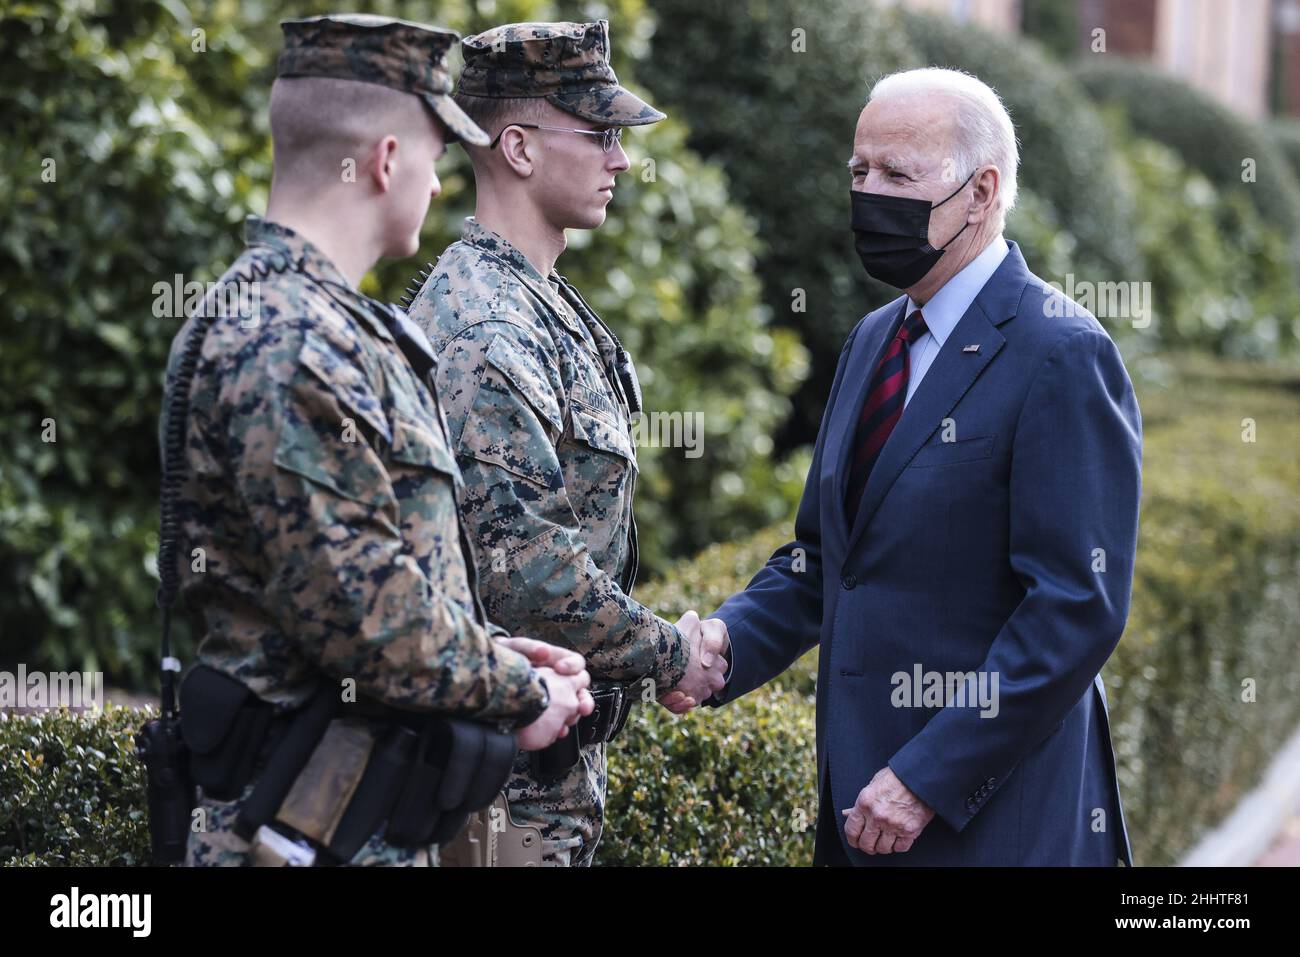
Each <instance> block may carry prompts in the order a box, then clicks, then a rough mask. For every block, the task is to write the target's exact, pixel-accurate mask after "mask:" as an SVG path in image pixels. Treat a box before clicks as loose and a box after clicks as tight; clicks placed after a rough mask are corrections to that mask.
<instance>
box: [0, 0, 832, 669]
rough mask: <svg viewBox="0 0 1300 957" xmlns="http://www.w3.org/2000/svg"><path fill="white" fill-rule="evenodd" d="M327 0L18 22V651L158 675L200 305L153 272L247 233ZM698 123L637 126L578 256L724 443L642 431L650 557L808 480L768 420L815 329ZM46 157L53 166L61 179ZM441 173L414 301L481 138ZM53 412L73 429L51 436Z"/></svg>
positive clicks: (13, 259) (61, 15)
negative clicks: (778, 276) (182, 338)
mask: <svg viewBox="0 0 1300 957" xmlns="http://www.w3.org/2000/svg"><path fill="white" fill-rule="evenodd" d="M359 6H360V7H362V8H369V9H374V10H376V11H378V12H388V13H394V14H399V15H401V16H403V17H407V18H412V19H421V18H423V19H427V20H431V21H434V22H442V23H445V24H448V25H451V26H453V27H459V28H460V29H462V30H465V31H470V30H476V29H480V28H482V27H485V26H487V25H489V24H490V23H492V22H499V21H498V17H507V18H508V19H520V20H526V19H547V18H556V17H557V16H561V15H564V11H561V10H559V9H558V8H557V7H556V6H554V5H550V4H545V3H522V2H520V3H509V4H504V3H503V4H497V5H496V6H495V7H493V8H492V9H491V10H488V9H487V5H486V4H484V5H482V9H483V11H486V12H480V10H479V9H477V8H476V7H475V6H474V5H470V4H465V3H460V4H437V5H435V4H429V3H402V4H396V3H373V4H364V3H363V4H360V5H359ZM317 7H318V5H317V4H311V3H306V2H298V0H295V2H292V3H288V4H270V3H257V2H253V3H233V2H220V0H219V2H212V3H208V4H192V5H190V6H189V7H188V8H187V7H185V6H182V5H180V4H173V3H149V2H135V3H125V4H117V3H110V2H106V0H37V2H32V3H26V4H23V5H22V6H21V7H18V8H16V9H15V10H14V11H13V14H12V15H9V16H6V17H5V19H4V21H3V23H0V81H2V82H3V86H4V89H6V90H8V91H13V93H12V95H13V98H14V102H13V104H12V108H6V111H5V112H6V116H10V115H12V118H13V119H12V126H11V132H12V135H6V136H5V137H4V138H3V140H2V141H0V196H3V197H4V198H3V199H0V202H3V203H5V211H6V212H7V213H8V214H9V215H6V216H5V222H6V223H7V224H8V228H7V229H6V230H5V231H4V233H3V235H2V236H0V293H3V295H4V298H5V302H6V306H7V308H6V310H5V311H4V313H3V315H0V335H3V341H4V343H5V348H4V350H3V352H0V377H2V378H3V381H4V382H5V385H6V388H5V389H4V390H0V417H3V418H4V420H5V422H6V423H7V424H8V426H9V428H10V435H11V436H12V441H11V442H9V443H6V444H5V445H4V446H3V447H0V621H2V622H3V631H4V634H5V638H6V641H5V643H4V646H3V650H2V651H0V665H2V664H5V663H6V662H10V663H11V662H16V661H24V660H25V661H32V660H35V661H39V662H40V663H41V664H42V665H43V666H45V667H48V668H60V669H61V668H72V667H77V668H82V669H84V670H103V671H105V672H106V673H107V674H108V676H109V680H110V681H118V682H126V683H131V684H139V683H143V682H144V681H146V680H147V679H146V676H147V675H148V674H149V672H150V669H151V664H150V663H151V661H153V660H154V657H153V653H152V649H153V648H154V647H155V646H156V626H155V623H154V618H155V615H154V613H153V611H152V609H151V602H152V594H153V589H154V587H155V583H156V576H155V572H154V570H153V566H152V562H153V557H152V556H153V553H154V551H155V549H156V527H157V504H156V496H157V478H156V476H157V472H158V458H157V438H156V436H157V424H156V423H157V415H158V410H159V405H160V396H161V378H162V370H163V367H164V364H165V358H166V352H167V348H168V346H169V343H170V340H171V338H172V336H173V335H174V334H175V331H176V330H177V329H178V328H179V326H180V319H179V318H176V317H164V318H158V317H155V316H154V314H153V310H152V307H153V304H154V300H155V298H156V297H155V293H154V291H153V290H154V284H155V283H157V282H168V283H170V282H171V281H172V279H173V277H174V276H177V275H179V276H181V281H182V282H187V281H191V280H199V281H210V280H212V279H214V278H216V276H217V275H219V274H220V272H221V271H222V269H223V268H224V266H225V264H227V263H229V262H230V261H231V260H232V259H233V258H234V257H235V256H236V255H237V254H238V251H239V249H240V248H241V243H240V240H239V236H240V232H241V228H242V221H243V218H244V216H245V215H247V214H248V213H260V212H261V211H262V210H263V209H264V206H265V196H266V185H267V183H268V182H269V178H270V167H269V162H270V148H269V142H268V136H267V126H266V116H265V112H266V100H267V95H268V92H269V88H270V81H271V79H272V78H273V75H274V56H275V52H276V51H277V50H278V46H279V40H278V35H279V28H278V26H277V24H278V21H279V20H280V19H281V18H282V17H288V16H294V15H305V14H307V13H313V12H316V10H317ZM567 10H568V14H567V15H569V16H576V17H579V18H586V17H587V14H584V13H582V12H581V10H579V8H578V7H577V5H573V4H570V5H568V7H567ZM606 15H608V11H607V10H606ZM644 29H645V21H644V19H643V17H642V15H641V13H640V5H639V3H634V2H626V3H622V4H620V5H618V6H617V16H616V26H615V27H614V29H613V36H614V38H615V41H616V43H619V44H620V45H619V50H620V51H621V52H620V60H622V59H623V58H624V57H627V56H628V55H629V53H628V51H632V52H634V51H636V50H637V49H638V48H641V49H643V48H644V40H643V39H640V36H641V34H642V33H643V32H644ZM196 30H199V31H202V34H201V36H200V35H198V34H195V32H194V31H196ZM200 40H201V41H202V46H203V47H204V49H202V50H199V49H196V46H197V45H198V44H199V41H200ZM684 138H685V133H684V130H683V129H682V127H681V126H680V125H677V124H673V123H668V124H663V125H662V126H660V127H658V128H655V129H651V130H637V131H633V133H632V135H631V136H630V137H629V139H630V140H631V141H632V142H631V145H630V148H631V151H632V155H633V158H634V160H635V161H636V162H637V165H636V166H635V167H634V170H633V171H631V172H629V173H628V174H627V175H625V176H624V178H623V180H622V182H623V184H624V188H623V189H621V190H620V191H619V196H618V199H617V200H616V202H615V207H614V209H613V210H612V211H611V221H610V223H609V224H608V227H607V228H606V229H604V230H602V231H601V233H599V234H598V238H599V241H592V237H590V236H586V235H583V234H573V236H572V247H573V248H571V249H570V251H569V252H568V253H567V254H566V255H565V256H564V257H563V259H562V260H561V262H560V268H561V269H562V270H563V271H564V272H565V273H566V274H567V275H569V276H570V277H572V278H573V279H575V281H577V282H578V284H579V286H580V288H583V289H585V290H586V291H587V293H588V298H589V299H590V301H591V302H592V304H593V306H595V308H596V309H597V310H598V311H600V312H601V313H602V314H603V315H604V317H605V318H606V319H607V320H608V321H609V322H610V324H611V325H612V326H613V327H614V328H615V330H617V331H618V332H619V333H620V334H621V335H623V336H624V338H625V339H626V340H627V342H628V345H629V347H630V348H631V349H632V351H633V355H634V356H635V357H636V358H637V360H638V363H639V367H640V369H641V372H642V380H643V384H644V387H645V393H646V401H647V406H648V408H649V409H651V410H658V411H669V412H684V413H687V414H690V413H695V412H700V413H702V414H703V415H704V435H703V439H704V446H703V448H704V452H705V454H704V455H703V456H702V457H700V458H692V459H687V458H685V457H684V455H683V450H682V449H660V448H647V449H645V450H644V454H643V455H642V456H641V460H642V461H641V470H642V479H641V482H640V485H639V505H640V508H641V512H642V521H641V525H642V526H643V530H642V535H641V542H642V548H643V554H644V559H643V561H644V567H645V568H646V569H647V570H648V571H649V572H654V571H655V570H662V569H663V568H664V567H665V565H666V562H667V561H668V560H669V558H670V556H674V555H683V554H688V553H690V552H693V551H696V550H698V549H699V548H702V547H703V546H705V545H706V544H708V543H709V542H712V541H715V540H717V539H720V538H726V537H732V536H734V535H736V534H739V533H740V532H741V531H743V530H744V529H748V528H753V527H755V525H757V524H763V523H766V522H770V521H772V520H774V519H776V518H778V517H780V516H781V515H782V514H784V512H785V511H786V509H787V507H788V505H787V503H788V500H789V498H790V496H791V495H793V494H794V493H795V491H796V490H797V487H798V485H799V484H800V482H801V480H802V474H801V472H800V471H799V469H798V468H797V466H796V467H793V468H791V467H784V466H782V465H781V463H780V462H779V461H778V460H777V458H776V456H775V455H774V454H773V443H772V439H771V434H772V432H773V431H774V430H775V429H776V428H777V427H778V426H779V425H780V424H781V422H783V421H784V420H785V418H786V417H787V416H788V414H789V404H788V401H787V399H786V396H787V395H788V394H789V393H790V392H791V391H792V390H793V389H794V388H795V387H796V386H797V385H798V383H799V382H800V381H801V380H802V378H803V377H804V376H805V375H806V364H807V360H806V352H805V350H804V348H803V346H802V345H801V344H800V343H799V342H798V341H797V340H796V339H795V337H794V336H793V335H791V334H790V333H789V332H786V331H782V330H775V329H772V328H771V327H770V323H769V321H768V316H769V313H768V312H767V310H766V309H765V308H764V307H763V305H762V303H761V302H760V299H759V292H758V290H759V286H758V280H757V279H756V278H755V275H754V266H753V263H754V255H755V251H756V249H757V248H758V244H757V240H756V237H755V235H754V228H753V225H752V222H751V220H750V219H749V218H748V217H747V216H746V215H745V213H744V212H743V210H741V209H740V208H739V207H738V206H737V205H736V204H735V203H733V202H732V201H731V200H730V199H729V196H728V188H727V184H726V180H725V177H724V176H723V174H722V172H721V171H720V170H719V169H718V168H716V167H712V166H705V165H704V164H703V163H702V162H701V161H700V160H699V159H698V158H697V157H696V156H695V155H694V154H693V153H691V151H690V150H689V149H687V148H686V147H685V145H684ZM46 157H50V158H52V159H53V160H54V162H55V167H54V172H55V179H54V181H53V182H45V181H42V179H41V173H42V170H43V168H44V166H43V162H42V161H43V160H44V159H45V158H46ZM643 158H649V159H653V161H654V166H653V169H652V170H651V169H650V167H647V166H643V165H642V163H641V162H640V161H641V160H642V159H643ZM441 172H442V176H443V182H444V194H443V197H442V199H441V201H440V203H439V204H435V207H434V212H433V213H432V215H431V216H430V218H429V222H428V224H427V225H426V229H425V235H424V239H423V243H422V249H421V256H422V258H420V259H413V260H410V261H407V262H404V263H389V264H385V265H384V266H382V267H381V268H380V269H378V270H376V272H375V273H373V274H372V275H371V276H369V277H368V278H367V279H366V281H365V282H364V284H363V288H364V289H365V290H366V291H367V292H369V293H371V294H372V295H375V296H378V297H380V298H385V299H389V300H396V299H397V298H398V297H399V296H400V294H401V291H402V289H403V288H404V287H405V286H406V284H407V282H408V281H409V280H410V278H411V276H412V275H413V274H414V273H415V271H416V269H417V268H418V267H419V265H420V264H421V263H422V262H423V261H424V260H425V259H430V258H433V257H434V256H436V255H437V253H439V252H440V251H441V250H442V249H443V248H444V247H445V246H446V245H447V244H448V243H449V242H451V241H452V240H453V239H454V238H456V237H457V236H458V234H459V229H460V221H461V218H462V217H463V216H464V215H467V214H468V213H470V212H472V193H471V182H470V180H471V177H470V174H469V171H468V163H467V162H466V160H465V158H464V155H463V153H461V151H459V150H452V151H450V153H449V158H448V161H446V163H445V166H444V167H443V169H442V170H441ZM649 173H652V174H653V175H648V174H649ZM50 419H52V420H53V421H54V424H55V430H56V431H55V436H54V437H55V439H56V441H54V442H48V441H44V440H43V435H42V431H43V423H45V422H46V421H47V420H50ZM667 516H672V519H673V520H672V521H668V520H667ZM182 651H184V646H182Z"/></svg>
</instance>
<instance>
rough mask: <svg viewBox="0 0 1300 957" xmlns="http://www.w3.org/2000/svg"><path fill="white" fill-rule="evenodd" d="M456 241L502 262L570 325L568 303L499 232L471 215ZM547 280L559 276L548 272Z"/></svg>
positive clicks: (556, 278)
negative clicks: (487, 253) (458, 240)
mask: <svg viewBox="0 0 1300 957" xmlns="http://www.w3.org/2000/svg"><path fill="white" fill-rule="evenodd" d="M460 238H461V241H462V242H465V243H468V244H469V245H471V246H475V247H477V248H479V249H482V250H484V251H485V252H489V253H491V254H492V255H493V256H496V257H497V258H498V259H500V260H502V261H503V262H505V264H506V265H507V266H509V267H510V268H511V269H512V270H514V271H515V273H517V274H518V275H519V277H520V278H521V279H522V280H523V281H524V282H525V283H526V284H527V285H528V287H529V288H530V289H532V290H533V292H534V293H536V294H537V295H538V296H540V297H541V298H542V299H543V300H544V301H545V302H546V304H547V305H549V306H550V307H551V309H552V310H553V311H555V312H556V313H558V314H559V316H560V317H561V318H562V319H563V320H564V321H565V322H566V323H568V324H570V325H572V324H573V321H574V320H573V317H572V316H571V315H570V307H569V305H568V303H566V302H565V301H564V298H563V297H562V296H561V295H560V293H559V291H558V290H557V289H556V288H555V286H553V285H552V284H551V282H548V281H547V277H545V276H543V275H542V274H541V272H540V271H539V270H538V269H537V267H536V266H534V265H533V264H532V263H531V262H530V261H529V259H528V257H527V256H525V255H524V254H523V252H521V251H520V249H519V247H518V246H516V245H515V244H514V243H512V242H510V240H508V239H506V238H505V237H504V236H502V235H501V234H500V233H498V232H495V231H494V230H491V229H488V228H487V227H486V226H484V225H483V224H482V223H480V222H479V221H478V220H477V219H475V218H474V217H473V216H466V217H465V224H464V225H463V226H462V227H461V231H460ZM551 278H552V280H553V281H556V282H558V281H559V276H558V275H557V274H556V273H555V272H554V271H552V273H551Z"/></svg>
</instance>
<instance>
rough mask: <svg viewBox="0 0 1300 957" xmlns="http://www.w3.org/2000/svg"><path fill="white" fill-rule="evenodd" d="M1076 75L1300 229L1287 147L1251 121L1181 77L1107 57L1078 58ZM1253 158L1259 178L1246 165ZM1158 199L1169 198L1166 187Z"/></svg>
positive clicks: (1281, 222) (1193, 162)
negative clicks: (1248, 177) (1250, 177)
mask: <svg viewBox="0 0 1300 957" xmlns="http://www.w3.org/2000/svg"><path fill="white" fill-rule="evenodd" d="M1075 76H1076V77H1077V78H1078V80H1079V82H1080V83H1082V84H1083V87H1084V89H1086V90H1087V91H1088V93H1089V94H1090V95H1091V96H1092V97H1093V99H1094V100H1096V101H1097V102H1098V103H1101V104H1106V105H1111V104H1113V105H1115V106H1116V107H1118V108H1120V109H1122V110H1123V112H1124V114H1125V116H1126V117H1127V119H1128V122H1129V124H1130V125H1131V126H1132V128H1133V131H1134V132H1135V133H1137V134H1138V135H1139V136H1146V137H1150V138H1151V139H1153V140H1157V141H1159V142H1161V143H1164V144H1165V145H1166V146H1168V147H1170V148H1171V149H1173V150H1174V151H1175V152H1177V153H1178V155H1179V156H1180V157H1182V160H1183V162H1185V163H1186V164H1187V165H1188V166H1190V167H1192V168H1193V169H1196V170H1199V171H1200V172H1201V173H1202V174H1204V176H1205V178H1206V179H1208V180H1209V181H1210V182H1211V183H1212V184H1213V185H1214V187H1215V188H1216V189H1219V190H1224V191H1228V190H1239V191H1240V192H1241V193H1242V194H1244V195H1245V196H1246V197H1248V198H1249V199H1250V201H1251V202H1252V203H1254V204H1255V208H1256V209H1257V210H1259V212H1260V214H1261V215H1262V216H1263V217H1264V218H1265V220H1267V221H1268V222H1270V223H1272V224H1273V225H1275V226H1277V227H1278V228H1279V229H1281V230H1282V231H1283V232H1284V233H1285V234H1286V235H1287V236H1289V237H1293V238H1294V237H1296V236H1298V235H1300V185H1297V181H1296V177H1295V176H1294V175H1293V173H1292V171H1291V165H1290V163H1288V161H1287V158H1286V154H1285V153H1284V152H1283V151H1282V150H1281V149H1280V148H1279V147H1278V145H1277V144H1276V143H1275V142H1273V140H1272V139H1271V138H1270V137H1269V135H1268V134H1267V133H1266V132H1265V131H1264V130H1262V129H1260V128H1259V127H1258V126H1256V125H1255V124H1253V123H1251V122H1250V121H1249V120H1247V119H1244V118H1242V117H1240V116H1238V115H1237V114H1235V113H1233V112H1232V111H1231V110H1229V109H1228V108H1227V107H1225V106H1222V105H1220V104H1219V103H1217V102H1216V101H1215V100H1213V99H1211V98H1210V97H1208V96H1206V95H1205V94H1204V93H1201V92H1200V91H1199V90H1197V89H1195V88H1194V87H1192V86H1190V85H1188V84H1187V83H1184V82H1183V81H1182V80H1179V79H1178V78H1176V77H1173V76H1170V75H1168V74H1166V73H1162V72H1160V71H1158V70H1157V69H1155V68H1154V67H1151V66H1147V65H1145V64H1138V63H1132V62H1127V61H1124V60H1120V59H1115V58H1112V57H1108V56H1093V57H1090V58H1087V59H1084V60H1081V61H1080V62H1079V65H1078V67H1077V69H1076V71H1075ZM1248 160H1253V161H1254V170H1253V174H1254V178H1253V180H1249V181H1248V180H1245V179H1243V176H1244V175H1245V172H1246V170H1245V168H1244V167H1243V164H1244V163H1245V162H1246V161H1248ZM1150 201H1152V202H1167V201H1169V198H1168V197H1167V196H1165V195H1164V194H1163V193H1160V192H1158V193H1156V194H1155V195H1153V196H1151V197H1150Z"/></svg>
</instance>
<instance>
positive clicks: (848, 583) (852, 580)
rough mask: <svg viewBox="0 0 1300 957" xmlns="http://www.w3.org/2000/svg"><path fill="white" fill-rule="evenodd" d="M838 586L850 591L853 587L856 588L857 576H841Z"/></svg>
mask: <svg viewBox="0 0 1300 957" xmlns="http://www.w3.org/2000/svg"><path fill="white" fill-rule="evenodd" d="M840 587H841V588H843V589H844V590H845V591H852V590H853V589H855V588H857V587H858V576H857V575H845V576H844V577H843V578H841V579H840Z"/></svg>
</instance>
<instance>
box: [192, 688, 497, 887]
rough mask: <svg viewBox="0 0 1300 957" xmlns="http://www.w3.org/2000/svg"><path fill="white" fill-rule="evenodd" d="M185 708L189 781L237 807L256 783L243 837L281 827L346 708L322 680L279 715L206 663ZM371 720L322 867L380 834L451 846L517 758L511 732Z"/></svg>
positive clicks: (473, 725) (244, 810) (404, 842)
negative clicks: (281, 814) (376, 726)
mask: <svg viewBox="0 0 1300 957" xmlns="http://www.w3.org/2000/svg"><path fill="white" fill-rule="evenodd" d="M181 702H182V709H181V714H182V731H183V735H184V738H185V742H186V744H188V745H189V750H190V771H191V776H192V778H193V779H194V781H195V783H197V784H199V785H200V786H201V787H202V788H203V791H204V794H205V795H209V796H211V797H213V798H215V799H217V800H223V801H229V800H234V799H235V798H237V797H239V795H240V794H242V793H243V791H244V790H245V788H247V786H248V784H249V782H250V781H251V780H252V778H253V776H254V774H257V776H258V780H257V784H256V785H255V786H254V788H253V791H252V793H251V794H250V795H249V797H248V799H247V800H246V801H245V802H244V804H243V806H242V807H241V808H240V811H239V814H238V815H237V817H236V821H235V826H234V827H235V832H236V833H237V834H239V835H240V836H241V837H243V838H244V839H245V840H251V839H252V837H253V835H254V834H255V833H256V831H257V829H258V828H259V827H261V826H263V825H272V824H273V823H274V822H275V817H276V813H277V812H278V811H279V809H280V806H281V805H282V804H283V802H284V799H285V797H286V796H287V795H288V794H289V791H290V789H291V788H292V787H293V784H294V782H295V781H296V780H297V778H298V776H299V774H301V773H302V771H303V768H304V767H305V766H306V764H307V762H308V760H309V759H310V758H311V756H312V752H313V751H314V749H315V748H316V745H317V744H318V743H319V742H320V740H321V739H322V738H323V737H324V735H325V731H326V729H327V727H328V726H329V723H330V721H331V720H333V719H334V718H335V717H337V716H339V711H340V708H341V705H340V695H339V689H338V688H337V687H336V686H335V685H333V684H332V683H330V682H325V683H324V684H323V685H322V686H321V688H320V689H319V690H318V691H317V692H316V694H315V695H313V697H312V698H311V699H310V700H309V701H308V702H307V704H306V705H305V706H303V707H300V708H298V709H297V710H295V711H293V712H290V713H288V714H284V715H274V713H273V712H274V708H273V706H272V705H270V704H268V703H266V702H264V701H261V700H260V699H259V698H258V697H257V696H256V695H254V694H253V693H252V692H251V691H249V690H248V688H247V687H245V686H244V685H243V684H242V683H241V682H239V681H237V680H235V679H234V678H231V677H229V676H228V675H226V674H224V673H223V672H220V671H217V670H216V669H214V668H210V667H208V666H206V665H198V666H196V667H195V668H194V669H193V670H192V671H191V672H190V674H189V675H188V676H187V677H186V679H185V682H184V683H183V684H182V686H181ZM367 715H368V716H371V717H375V719H376V721H378V722H380V723H381V728H382V730H381V731H380V732H379V737H378V739H377V740H376V742H375V746H374V747H373V749H372V750H371V752H370V757H369V760H368V761H367V763H366V766H365V771H364V773H363V774H362V776H361V780H360V782H359V783H358V784H357V787H356V790H355V792H353V794H352V797H351V799H350V800H349V801H348V804H347V807H346V809H345V810H344V812H343V815H342V817H341V818H340V819H339V822H338V826H337V828H335V830H334V833H333V837H332V838H331V839H330V842H329V845H328V847H324V848H320V852H321V853H320V854H319V855H318V857H319V858H323V862H324V863H336V864H345V863H347V862H348V861H350V860H351V859H352V858H353V857H355V856H356V854H357V852H358V851H360V850H361V848H362V847H363V846H364V845H365V843H366V842H367V841H368V840H369V839H370V838H371V837H372V836H375V835H382V837H383V839H384V840H385V841H387V842H388V843H390V844H393V845H395V846H397V847H418V846H422V845H428V844H431V843H437V844H443V843H446V842H448V841H450V840H451V839H452V838H454V837H455V836H456V834H457V833H458V832H459V831H460V829H461V828H462V827H464V825H465V821H466V820H467V819H468V817H469V815H470V814H471V813H473V812H474V811H478V810H482V809H483V808H485V807H487V806H488V805H490V804H491V803H492V800H493V798H494V797H495V796H496V795H497V793H498V792H499V791H500V790H501V789H502V788H504V787H505V784H506V781H507V780H508V778H509V776H510V770H511V767H512V765H513V763H514V757H515V754H516V752H517V744H516V742H515V737H514V735H513V734H508V733H504V732H501V731H497V730H496V729H495V728H493V727H489V726H488V725H485V724H481V723H479V722H475V721H469V720H466V719H460V718H449V717H446V716H442V715H433V714H417V713H412V712H404V711H398V710H397V709H392V708H378V709H375V708H370V709H368V710H367ZM385 723H386V726H383V725H384V724H385ZM263 756H264V757H265V760H264V761H263V760H260V759H261V758H262V757H263ZM259 765H264V767H262V768H261V771H260V774H259V773H258V769H259ZM276 826H277V827H280V825H276ZM293 836H299V835H293Z"/></svg>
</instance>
